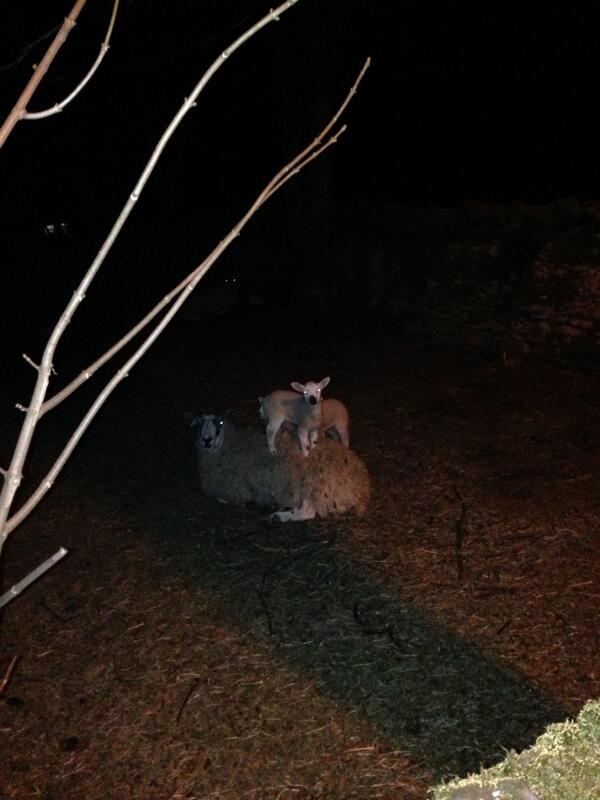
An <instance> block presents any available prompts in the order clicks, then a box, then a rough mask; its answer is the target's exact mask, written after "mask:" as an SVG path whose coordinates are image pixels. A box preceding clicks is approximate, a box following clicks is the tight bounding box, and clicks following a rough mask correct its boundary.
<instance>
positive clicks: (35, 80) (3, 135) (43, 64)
mask: <svg viewBox="0 0 600 800" xmlns="http://www.w3.org/2000/svg"><path fill="white" fill-rule="evenodd" d="M85 3H86V0H76V2H75V5H74V6H73V8H72V9H71V11H70V13H69V15H68V16H67V17H65V20H64V22H63V24H62V25H61V26H60V28H59V30H58V33H57V34H56V36H55V37H54V39H53V40H52V42H51V44H50V46H49V47H48V49H47V50H46V52H45V54H44V57H43V58H42V60H41V61H40V63H39V64H38V65H37V67H36V70H35V72H34V73H33V75H32V76H31V78H30V79H29V81H28V83H27V86H26V87H25V88H24V89H23V91H22V92H21V96H20V97H19V99H18V100H17V102H16V103H15V105H14V108H13V109H12V111H11V112H10V114H9V115H8V117H7V118H6V119H5V121H4V123H3V124H2V127H1V128H0V148H1V147H2V145H3V144H4V142H5V141H6V140H7V139H8V137H9V135H10V133H11V131H12V129H13V128H14V127H15V125H16V124H17V122H18V121H19V120H20V119H22V118H23V115H24V114H25V111H26V109H27V104H28V103H29V101H30V100H31V97H32V95H33V93H34V92H35V90H36V89H37V87H38V86H39V85H40V83H41V81H42V78H43V77H44V75H45V74H46V73H47V72H48V68H49V66H50V64H51V63H52V61H53V60H54V57H55V56H56V54H57V53H58V51H59V50H60V48H61V47H62V46H63V44H64V43H65V41H66V39H67V36H68V35H69V33H70V32H71V31H72V30H73V28H74V27H75V22H76V20H77V17H78V16H79V14H80V13H81V9H82V8H83V7H84V5H85ZM1 528H2V526H1V525H0V530H1Z"/></svg>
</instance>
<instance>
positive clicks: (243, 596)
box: [159, 501, 566, 776]
mask: <svg viewBox="0 0 600 800" xmlns="http://www.w3.org/2000/svg"><path fill="white" fill-rule="evenodd" d="M180 511H181V512H183V516H182V515H179V516H178V519H177V520H176V519H174V518H173V517H172V518H171V520H170V521H169V522H168V523H167V522H166V521H164V524H163V525H161V526H160V528H162V531H163V535H162V536H161V538H160V542H159V544H160V546H161V549H166V550H168V552H169V561H170V564H171V566H174V567H176V568H177V569H178V570H181V572H182V573H184V574H185V575H186V576H187V578H188V579H189V578H191V579H192V582H198V583H199V584H201V585H202V587H203V589H204V590H206V589H210V591H211V592H212V593H214V597H215V603H216V604H218V605H220V606H221V607H222V608H223V611H224V613H227V614H229V615H231V616H232V617H234V619H235V621H236V623H237V624H241V625H244V626H245V627H246V628H248V629H250V630H251V631H252V633H253V635H255V636H257V637H260V638H263V639H268V640H270V641H271V642H272V643H273V645H274V647H275V648H276V651H277V652H278V654H279V655H280V656H281V657H283V658H284V659H285V660H286V661H287V662H289V663H291V664H293V665H294V666H295V667H297V668H299V669H301V670H302V671H303V672H305V673H308V674H309V675H310V676H313V677H315V678H316V679H317V681H318V686H319V688H320V690H321V691H323V692H325V693H327V694H329V695H330V696H332V697H334V698H335V699H336V701H337V702H339V703H342V704H344V705H345V706H346V707H350V708H356V709H358V710H359V711H360V712H361V713H362V714H364V715H365V716H366V717H368V718H369V719H371V721H373V722H375V723H376V724H377V725H378V727H379V728H380V729H381V731H382V733H385V734H386V735H388V736H390V737H392V738H393V739H394V740H395V741H396V742H397V743H398V745H399V746H401V747H402V748H406V749H408V750H409V751H411V752H412V753H413V755H414V756H416V757H418V758H420V759H423V760H424V761H425V762H426V763H427V764H428V766H430V768H431V769H433V770H434V771H435V772H436V773H437V774H438V775H440V776H447V775H449V774H456V773H459V774H464V773H465V772H468V771H474V770H478V769H479V768H480V766H481V765H490V764H492V763H495V762H496V761H498V760H501V759H502V758H503V757H504V754H505V750H508V749H511V748H512V749H516V750H520V749H522V748H524V747H527V746H528V745H530V744H531V743H532V742H533V741H534V740H535V739H536V737H537V736H538V735H539V734H540V733H541V732H542V731H543V730H544V728H545V727H546V726H547V725H548V724H549V723H550V722H553V721H557V720H560V719H564V717H565V713H566V712H565V711H563V710H562V709H561V708H560V707H559V706H558V705H557V704H556V703H555V702H553V701H552V700H551V698H549V697H546V696H544V695H542V694H541V693H540V692H539V691H537V690H536V689H534V688H533V687H532V686H531V685H530V684H529V683H528V682H527V681H526V680H525V679H524V678H523V677H522V676H520V675H519V674H517V673H516V672H515V671H514V670H512V669H509V668H508V667H506V666H504V665H502V664H500V663H498V662H497V661H495V660H493V659H491V658H489V657H487V656H484V655H482V653H480V652H479V651H478V650H477V649H476V648H475V647H473V646H472V645H470V644H468V643H466V642H465V641H463V640H461V639H459V638H457V637H456V635H454V634H452V633H451V632H449V631H448V630H445V629H443V628H442V627H441V626H439V625H438V624H435V623H434V622H432V621H431V620H430V619H428V618H427V617H426V616H424V615H423V614H422V613H421V612H420V611H418V610H417V609H416V608H415V607H414V606H412V605H411V604H410V603H407V602H404V601H403V600H402V599H401V597H398V596H395V595H394V594H392V593H391V592H389V591H386V590H382V588H381V586H379V585H377V583H375V582H373V580H372V578H369V577H367V576H366V575H365V574H364V572H363V571H362V569H361V567H360V565H359V564H357V563H354V562H352V561H351V560H350V559H349V558H348V557H347V556H346V555H345V554H344V553H343V552H341V550H340V549H339V548H338V547H336V541H335V539H336V535H337V537H339V539H340V540H341V539H342V538H343V530H344V522H343V521H339V520H338V521H336V522H335V523H334V522H329V521H327V522H320V523H317V524H316V525H309V524H307V523H297V524H289V525H287V526H285V525H278V526H276V527H269V526H266V525H263V524H261V523H260V522H257V518H256V517H255V516H254V515H252V514H247V513H244V512H236V511H233V510H231V509H229V508H227V509H222V510H221V509H217V510H216V511H215V507H214V504H213V505H212V506H210V504H208V505H207V504H203V503H201V502H200V501H191V504H190V507H189V508H187V509H180ZM189 512H192V513H189ZM171 514H172V512H171ZM165 530H170V531H172V534H170V536H169V538H168V539H165V538H163V537H164V531H165ZM335 532H337V533H335Z"/></svg>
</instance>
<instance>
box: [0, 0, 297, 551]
mask: <svg viewBox="0 0 600 800" xmlns="http://www.w3.org/2000/svg"><path fill="white" fill-rule="evenodd" d="M77 2H78V4H80V6H83V4H84V3H85V0H77ZM297 2H298V0H286V2H284V3H282V4H281V5H280V6H278V7H277V8H276V9H274V10H273V9H272V10H271V11H270V12H269V13H268V14H266V15H265V16H264V17H263V18H262V19H260V20H259V21H258V22H257V23H255V24H254V25H253V26H252V27H251V28H249V29H248V30H247V31H246V32H245V33H243V34H242V35H241V36H239V37H238V38H237V39H236V40H235V41H234V42H233V44H232V45H230V47H228V48H227V50H224V51H223V53H221V55H220V56H219V58H217V59H216V60H215V61H214V62H213V64H212V65H211V66H210V67H209V68H208V70H207V71H206V72H205V73H204V75H203V76H202V78H201V79H200V80H199V81H198V83H197V84H196V86H195V87H194V90H193V92H192V94H191V95H190V97H188V98H186V100H185V102H184V103H183V105H182V107H181V108H180V110H179V111H178V112H177V114H176V115H175V116H174V118H173V120H172V121H171V123H170V124H169V125H168V127H167V129H166V130H165V132H164V133H163V135H162V136H161V138H160V139H159V142H158V144H157V145H156V147H155V148H154V151H153V153H152V155H151V157H150V160H149V161H148V163H147V164H146V166H145V168H144V170H143V172H142V175H141V177H140V178H139V180H138V182H137V183H136V185H135V187H134V189H133V191H132V193H131V194H130V196H129V199H128V200H127V202H126V203H125V206H124V207H123V209H122V211H121V213H120V214H119V216H118V217H117V220H116V222H115V223H114V225H113V227H112V229H111V230H110V232H109V234H108V236H107V238H106V240H105V241H104V243H103V245H102V246H101V248H100V250H99V252H98V254H97V255H96V258H95V259H94V260H93V262H92V264H91V266H90V267H89V269H88V270H87V272H86V273H85V275H84V276H83V278H82V280H81V282H80V284H79V286H78V287H77V289H76V290H75V292H74V293H73V296H72V298H71V300H70V301H69V303H68V304H67V306H66V307H65V309H64V311H63V313H62V314H61V316H60V318H59V320H58V322H57V323H56V325H55V327H54V330H53V331H52V333H51V334H50V338H49V339H48V342H47V343H46V347H45V349H44V353H43V355H42V360H41V363H40V368H39V371H38V377H37V380H36V383H35V386H34V389H33V393H32V396H31V402H30V404H29V407H28V409H27V413H26V415H25V419H24V421H23V425H22V426H21V431H20V433H19V437H18V439H17V444H16V446H15V450H14V452H13V456H12V460H11V464H10V467H9V469H8V475H9V478H8V480H5V481H4V485H3V487H2V492H1V493H0V550H1V548H2V546H3V544H4V542H5V541H6V537H7V536H8V534H9V532H10V531H9V529H8V528H7V525H6V521H7V519H8V514H9V512H10V508H11V506H12V503H13V500H14V497H15V494H16V492H17V489H18V488H19V485H20V482H21V474H22V469H23V464H24V463H25V459H26V458H27V453H28V452H29V447H30V445H31V440H32V438H33V434H34V431H35V428H36V426H37V423H38V421H39V418H40V409H41V406H42V403H43V402H44V399H45V397H46V392H47V391H48V384H49V382H50V375H51V372H52V361H53V358H54V353H55V352H56V348H57V346H58V343H59V341H60V339H61V337H62V335H63V333H64V332H65V330H66V328H67V326H68V325H69V323H70V321H71V319H72V317H73V314H74V313H75V311H76V310H77V308H78V306H79V304H80V303H81V302H82V301H83V298H84V297H85V293H86V291H87V289H88V287H89V286H90V284H91V283H92V281H93V280H94V277H95V276H96V274H97V272H98V270H99V269H100V267H101V266H102V264H103V262H104V260H105V259H106V256H107V254H108V252H109V251H110V249H111V247H112V245H113V243H114V241H115V239H116V238H117V236H118V234H119V232H120V230H121V228H122V227H123V225H124V224H125V221H126V220H127V218H128V216H129V214H130V213H131V211H132V210H133V207H134V205H135V203H136V201H137V199H138V198H139V196H140V194H141V192H142V191H143V189H144V186H145V185H146V183H147V181H148V179H149V177H150V175H151V174H152V172H153V170H154V168H155V166H156V163H157V162H158V159H159V158H160V156H161V154H162V151H163V150H164V148H165V147H166V145H167V143H168V141H169V139H170V138H171V136H172V135H173V133H174V132H175V130H176V128H177V126H178V125H179V124H180V122H181V120H182V119H183V117H184V116H185V115H186V114H187V112H188V111H189V110H190V109H191V108H193V107H194V105H195V104H196V99H197V97H198V95H199V94H200V92H201V91H202V90H203V89H204V87H205V86H206V84H207V83H208V81H209V80H210V79H211V78H212V76H213V75H214V74H215V73H216V72H217V70H218V69H219V68H220V67H221V66H222V64H223V63H224V62H225V60H226V59H227V58H228V57H229V56H230V55H231V54H232V53H233V52H234V51H235V50H237V49H238V48H239V47H241V45H242V44H244V43H245V42H246V41H248V39H250V38H251V37H252V36H254V34H255V33H257V32H258V31H259V30H261V29H262V28H264V27H265V25H268V24H269V23H270V22H273V21H274V20H275V19H276V18H277V16H278V15H281V14H283V13H284V12H286V11H288V10H289V9H290V8H292V6H294V5H295V4H296V3H297ZM73 24H74V23H73ZM57 38H58V37H57ZM55 41H56V40H55ZM46 55H48V54H46ZM50 61H51V59H49V60H48V61H47V64H46V69H47V65H48V64H49V63H50ZM38 83H39V81H38ZM36 85H37V84H36ZM30 96H31V93H30V94H29V95H28V97H27V99H26V100H24V101H23V103H22V105H21V109H23V108H24V107H25V105H26V102H27V100H28V99H29V97H30ZM13 125H14V123H13ZM0 143H1V140H0ZM207 268H208V267H207ZM182 302H183V301H182ZM165 324H166V323H165ZM161 330H162V329H161ZM157 335H158V334H157ZM148 346H149V344H148ZM145 349H147V348H145ZM145 349H143V350H142V351H141V352H142V353H143V352H145ZM136 360H137V359H136ZM134 363H135V362H134ZM122 377H124V375H123V376H122ZM122 377H121V378H120V379H119V380H121V379H122ZM118 382H119V381H116V383H118ZM116 383H115V384H114V385H116ZM111 391H112V389H111ZM109 393H110V391H109ZM106 396H107V395H103V398H102V401H101V402H100V405H102V403H103V402H104V400H105V399H106ZM99 399H100V398H99ZM94 413H95V412H94ZM92 416H93V414H92ZM88 424H89V422H88ZM80 427H81V426H80ZM85 427H87V424H86V425H85V426H84V427H83V429H82V430H81V433H82V432H83V430H85ZM78 430H79V429H78ZM81 433H79V436H81ZM79 436H77V433H76V434H75V435H74V437H73V445H72V447H71V448H70V450H69V453H70V452H71V450H72V449H73V447H74V446H75V444H76V442H77V441H78V439H79ZM67 447H68V446H67ZM59 460H60V459H59ZM44 493H45V492H44ZM16 524H18V523H15V524H14V525H12V526H11V528H10V530H12V529H13V528H14V527H15V525H16Z"/></svg>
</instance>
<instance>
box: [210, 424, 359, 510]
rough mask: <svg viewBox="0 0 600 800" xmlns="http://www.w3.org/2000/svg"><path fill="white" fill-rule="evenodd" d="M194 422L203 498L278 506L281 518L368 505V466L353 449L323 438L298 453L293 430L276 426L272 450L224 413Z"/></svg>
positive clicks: (262, 437)
mask: <svg viewBox="0 0 600 800" xmlns="http://www.w3.org/2000/svg"><path fill="white" fill-rule="evenodd" d="M194 422H195V424H197V425H199V432H198V437H197V440H196V446H197V448H198V456H199V469H200V483H201V486H202V491H203V493H204V494H205V495H206V496H207V497H212V498H214V499H217V500H222V501H224V502H227V503H232V504H235V505H240V506H245V505H250V504H251V505H256V506H259V507H265V506H268V507H275V508H277V509H279V510H278V511H276V512H275V513H274V515H273V516H274V517H275V518H276V519H279V520H281V521H283V522H287V521H290V520H295V521H299V520H305V519H312V518H314V517H315V516H319V517H325V516H327V515H328V514H343V513H346V512H348V511H354V512H355V513H357V514H364V513H365V512H366V510H367V506H368V503H369V497H370V493H371V485H370V480H369V473H368V472H367V468H366V467H365V465H364V464H363V462H362V461H361V460H360V458H359V457H358V456H357V455H356V453H354V452H353V451H352V450H349V449H348V448H346V447H344V445H343V444H341V443H340V442H338V441H335V440H333V439H329V438H325V437H323V438H322V439H320V440H319V441H318V443H317V445H316V447H314V448H313V449H312V450H311V451H310V453H309V454H308V456H303V455H302V451H301V449H300V447H299V444H298V440H297V439H296V437H295V436H294V435H293V433H292V432H290V431H288V430H281V431H280V433H279V436H278V441H277V455H276V456H275V457H273V455H271V453H270V452H269V450H268V449H267V448H266V447H265V440H264V435H262V434H261V433H260V432H259V431H256V430H253V429H247V428H246V429H241V428H236V427H235V426H234V424H233V423H232V422H231V420H229V419H228V418H226V417H223V416H220V415H215V414H204V415H202V416H199V417H196V418H195V420H194Z"/></svg>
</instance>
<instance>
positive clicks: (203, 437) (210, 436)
mask: <svg viewBox="0 0 600 800" xmlns="http://www.w3.org/2000/svg"><path fill="white" fill-rule="evenodd" d="M196 424H197V425H199V426H200V430H199V431H198V438H197V440H196V444H197V446H198V449H199V450H203V451H204V452H206V453H215V452H216V451H217V450H220V449H221V447H222V446H223V439H224V438H225V430H224V420H223V417H218V416H217V415H216V414H203V415H202V416H201V417H199V418H198V421H197V423H196Z"/></svg>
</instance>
